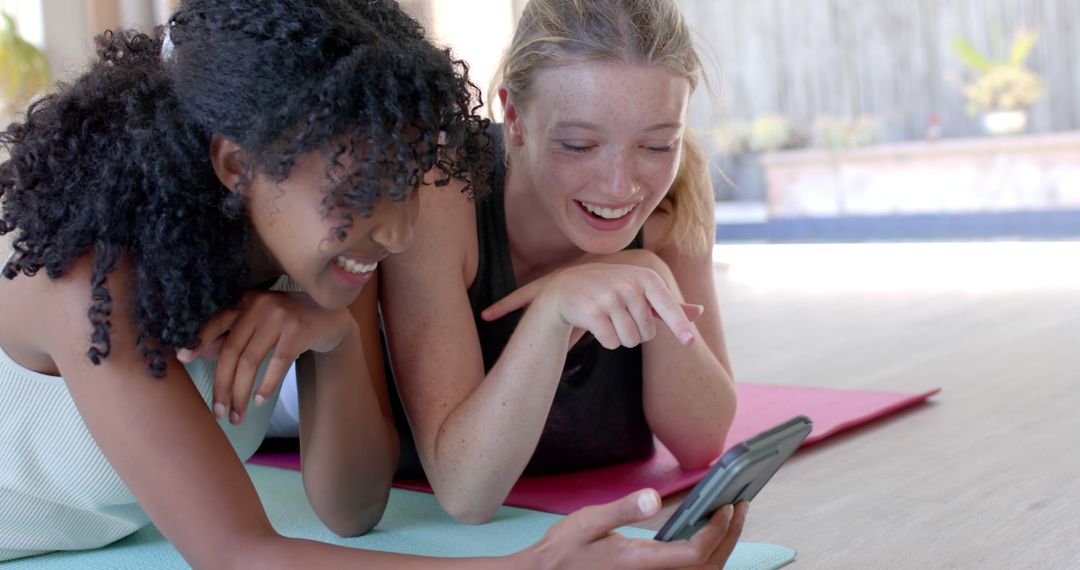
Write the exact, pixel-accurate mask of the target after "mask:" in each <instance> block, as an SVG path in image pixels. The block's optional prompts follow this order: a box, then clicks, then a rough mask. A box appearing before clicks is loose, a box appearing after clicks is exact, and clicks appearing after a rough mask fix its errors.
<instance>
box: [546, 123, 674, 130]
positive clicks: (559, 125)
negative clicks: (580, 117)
mask: <svg viewBox="0 0 1080 570" xmlns="http://www.w3.org/2000/svg"><path fill="white" fill-rule="evenodd" d="M682 126H683V125H682V123H680V122H678V121H674V122H670V123H659V124H656V125H652V126H650V127H646V128H644V129H642V130H641V132H652V131H662V130H664V129H679V128H682ZM555 128H556V129H569V128H578V129H586V130H590V131H602V130H603V129H601V128H600V127H599V126H598V125H595V124H593V123H590V122H588V121H560V122H558V123H555Z"/></svg>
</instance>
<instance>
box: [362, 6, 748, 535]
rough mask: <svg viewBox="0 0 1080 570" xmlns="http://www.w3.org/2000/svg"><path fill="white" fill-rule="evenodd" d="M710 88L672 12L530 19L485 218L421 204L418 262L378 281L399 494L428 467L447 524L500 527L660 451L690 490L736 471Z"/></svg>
mask: <svg viewBox="0 0 1080 570" xmlns="http://www.w3.org/2000/svg"><path fill="white" fill-rule="evenodd" d="M700 76H701V62H700V60H699V58H698V56H697V54H696V52H695V50H694V46H693V43H692V41H691V35H690V31H689V29H688V28H687V25H686V22H685V20H684V19H683V16H682V14H681V13H680V12H679V10H678V8H677V7H676V5H675V2H674V1H672V0H532V1H531V2H530V3H529V4H528V5H527V6H526V7H525V10H524V14H523V15H522V18H521V21H520V24H519V27H518V29H517V32H516V35H515V36H514V39H513V42H512V44H511V45H510V47H509V49H508V51H507V53H506V55H505V57H504V60H503V63H502V66H501V81H500V82H499V87H498V97H499V98H500V100H501V102H502V104H503V109H504V117H503V118H504V122H503V126H502V130H501V133H499V132H496V134H497V135H498V134H501V137H500V138H501V139H502V140H501V143H500V146H501V147H502V149H503V150H504V154H505V156H503V157H500V158H499V160H498V164H497V165H496V168H495V170H494V172H493V173H492V175H491V176H490V177H489V179H488V184H489V185H490V187H491V194H490V197H488V198H487V199H485V200H481V201H478V202H476V203H475V204H474V203H473V202H470V201H469V200H466V199H465V198H464V197H462V196H459V195H457V194H456V193H452V192H426V191H422V199H421V204H422V205H421V213H420V219H422V220H423V222H422V223H421V224H420V227H419V228H418V229H417V232H416V236H415V237H416V241H415V244H414V247H413V248H412V249H411V250H410V251H409V252H408V253H406V254H404V255H402V256H398V257H396V258H395V259H393V260H390V261H389V262H388V263H387V264H386V266H385V268H384V273H383V275H382V278H381V282H382V284H383V286H384V287H385V289H386V290H388V291H393V292H394V293H393V294H392V295H386V296H384V297H382V299H381V302H382V306H383V317H384V321H385V322H384V324H385V327H386V331H387V335H388V345H389V348H390V353H391V361H392V364H393V372H394V374H395V378H396V386H397V391H398V392H399V393H400V398H401V402H402V403H403V409H404V414H405V415H406V416H407V418H408V424H407V425H406V424H403V423H399V428H402V427H404V428H405V429H408V427H409V426H411V430H412V434H413V436H414V439H415V450H416V451H415V452H411V446H412V443H413V442H412V440H410V439H409V438H405V441H404V443H405V448H404V455H403V465H402V472H404V473H409V474H419V473H420V468H421V465H422V468H423V472H424V473H425V474H426V476H427V477H428V480H429V481H430V483H431V485H432V487H433V488H434V491H435V493H436V495H437V496H438V498H439V500H440V502H441V504H442V505H443V506H444V507H445V508H446V510H447V511H448V512H449V513H450V514H452V515H453V516H455V517H457V518H459V519H461V520H463V521H468V522H474V523H477V522H483V521H485V520H488V519H489V518H490V517H491V516H492V513H493V512H494V511H495V509H496V508H497V507H498V506H499V505H500V504H501V503H502V502H503V500H504V499H505V497H506V496H507V493H508V492H509V491H510V488H511V487H512V486H513V484H514V482H515V481H516V480H517V479H518V477H520V476H521V475H522V474H523V473H529V474H540V473H551V472H557V471H572V470H579V469H586V468H594V467H600V466H603V465H610V464H614V463H620V462H627V461H631V460H635V459H640V458H643V457H646V456H648V455H649V454H650V453H652V451H653V436H654V435H655V436H656V437H658V438H659V439H660V441H662V442H663V443H664V445H666V446H667V447H668V448H669V449H670V450H671V451H672V452H673V453H674V455H675V457H676V458H677V459H678V460H679V462H680V464H681V465H682V466H684V467H686V468H695V467H702V466H705V465H707V464H708V463H709V462H710V461H711V460H713V459H714V458H715V457H716V456H717V455H718V454H719V453H720V452H721V451H722V448H723V445H724V439H725V436H726V434H727V430H728V427H729V426H730V424H731V420H732V417H733V416H734V413H735V391H734V385H733V381H732V376H731V367H730V364H729V362H728V356H727V351H726V348H725V346H724V334H723V330H722V327H721V321H720V310H719V307H718V302H717V299H716V294H715V290H714V285H713V273H712V263H711V256H710V253H711V244H712V236H713V234H714V224H713V221H712V210H713V207H712V206H713V196H712V187H711V184H710V181H709V176H708V173H707V170H706V164H705V160H704V158H703V156H702V153H701V151H700V150H699V148H698V146H697V145H696V144H695V143H694V142H693V140H692V139H691V138H690V136H689V134H688V132H687V125H686V123H687V107H688V105H689V101H690V96H691V94H692V93H693V91H694V89H695V87H697V84H698V82H699V79H700ZM658 320H659V322H657V321H658ZM399 416H400V414H399Z"/></svg>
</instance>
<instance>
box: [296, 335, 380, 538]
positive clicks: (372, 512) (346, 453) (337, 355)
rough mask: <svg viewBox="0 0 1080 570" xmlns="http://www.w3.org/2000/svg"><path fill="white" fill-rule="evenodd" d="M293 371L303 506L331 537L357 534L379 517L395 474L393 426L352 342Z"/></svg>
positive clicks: (309, 357) (307, 357)
mask: <svg viewBox="0 0 1080 570" xmlns="http://www.w3.org/2000/svg"><path fill="white" fill-rule="evenodd" d="M354 344H355V346H353V345H354ZM297 366H298V370H297V372H298V380H299V381H300V383H301V386H300V390H301V398H302V409H301V413H302V415H303V416H306V417H304V418H302V419H303V420H305V421H302V426H301V446H302V447H301V450H302V457H303V475H304V488H305V491H306V492H307V495H308V499H309V500H310V501H311V504H312V506H313V508H314V509H315V512H316V513H318V514H319V518H320V519H322V520H323V522H324V523H326V525H327V526H328V527H329V528H330V529H331V530H333V531H334V532H336V533H337V534H339V535H342V536H355V535H359V534H363V533H364V532H367V531H368V530H370V529H371V527H373V526H374V525H375V523H377V522H378V520H379V519H380V518H381V516H382V512H383V509H384V508H385V506H386V501H387V499H388V497H389V490H390V483H391V480H392V478H393V475H394V471H395V469H396V468H397V460H398V442H397V435H396V433H395V431H394V427H393V424H392V422H391V420H390V418H388V417H386V415H385V414H384V413H383V410H382V409H381V406H380V405H379V400H378V397H377V396H376V394H375V391H374V389H373V387H372V384H371V379H370V377H369V375H368V373H367V367H366V365H365V361H364V355H363V350H362V349H361V347H360V346H359V344H358V343H349V344H347V345H344V346H342V347H341V350H335V351H334V352H331V353H325V354H313V353H308V354H305V355H304V356H303V357H302V358H301V360H300V361H298V363H297Z"/></svg>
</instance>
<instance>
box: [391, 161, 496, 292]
mask: <svg viewBox="0 0 1080 570" xmlns="http://www.w3.org/2000/svg"><path fill="white" fill-rule="evenodd" d="M419 193H420V194H419V197H420V213H419V216H418V217H417V219H416V220H415V221H414V226H413V243H412V245H411V246H410V247H409V249H408V250H407V251H405V252H403V253H400V254H396V255H392V256H390V257H389V258H388V259H387V260H386V261H385V262H383V264H382V266H383V267H385V272H384V273H385V274H386V275H385V278H386V279H388V280H389V282H390V283H394V282H397V281H398V279H397V277H398V276H407V277H406V278H407V279H409V280H410V281H416V280H417V279H419V280H422V281H423V280H426V279H427V278H428V277H430V278H437V279H440V280H442V279H445V278H446V277H448V276H451V275H455V274H457V275H461V276H462V278H463V279H466V280H468V281H471V279H472V274H474V273H475V271H476V269H475V268H476V255H477V253H476V252H477V241H476V210H475V205H474V202H473V201H472V200H471V199H470V198H469V197H468V195H466V194H464V193H463V192H462V184H461V183H459V182H453V183H451V184H448V185H446V186H442V187H438V186H433V185H429V186H423V187H421V188H420V190H419ZM466 276H467V277H466ZM395 288H396V287H395Z"/></svg>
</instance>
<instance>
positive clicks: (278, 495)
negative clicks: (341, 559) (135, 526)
mask: <svg viewBox="0 0 1080 570" xmlns="http://www.w3.org/2000/svg"><path fill="white" fill-rule="evenodd" d="M247 469H248V472H249V473H250V474H251V478H252V480H253V481H254V482H255V488H256V489H258V491H259V496H260V497H261V498H262V501H263V504H264V505H266V510H267V513H268V514H269V515H270V520H271V521H272V522H273V524H274V528H276V529H277V530H278V532H280V533H282V534H284V535H287V536H295V537H301V538H309V539H313V540H321V541H324V542H332V543H335V544H341V545H345V546H352V547H356V548H367V549H372V550H385V551H392V552H406V553H410V554H423V555H429V556H497V555H500V554H509V553H511V552H514V551H517V550H521V549H523V548H525V547H527V546H529V545H530V544H532V543H534V542H536V541H537V540H539V539H540V537H542V536H543V535H544V533H545V532H547V529H548V527H550V526H551V525H553V524H555V523H556V522H558V521H559V520H560V519H561V518H562V517H561V516H558V515H552V514H548V513H541V512H538V511H530V510H526V509H518V508H514V507H502V508H501V509H499V511H498V513H497V514H496V516H495V520H494V521H493V522H491V523H489V524H486V525H482V526H470V525H463V524H458V523H455V522H454V521H453V520H452V519H451V518H450V517H449V516H448V515H447V514H446V513H444V512H443V510H442V509H441V508H440V507H439V504H438V503H437V502H436V501H435V498H434V497H433V496H432V495H429V494H427V493H419V492H415V491H404V490H401V489H394V490H393V491H391V495H390V504H389V506H388V507H387V509H386V514H385V515H384V516H383V519H382V521H381V522H380V523H379V525H378V527H376V529H375V530H373V531H372V532H370V533H368V534H367V535H366V536H362V537H359V538H341V537H338V536H337V535H335V534H333V533H332V532H330V531H329V530H327V529H326V527H324V526H323V525H322V523H321V522H319V520H318V519H317V518H316V517H315V513H314V512H312V510H311V506H310V505H309V504H308V502H307V497H305V496H304V490H303V487H302V484H301V481H300V474H299V473H297V472H295V471H286V470H282V469H275V468H272V467H260V466H257V465H249V466H248V467H247ZM620 532H622V533H623V534H625V535H627V536H632V537H641V538H650V537H652V535H653V534H654V533H653V532H652V531H648V530H643V529H637V528H628V527H627V528H622V529H620ZM794 559H795V551H794V550H791V549H790V548H785V547H782V546H776V545H772V544H750V543H740V544H739V545H738V547H737V548H736V549H735V553H734V554H733V556H732V558H731V559H730V560H729V561H728V565H727V568H728V569H738V570H772V569H774V568H780V567H781V566H784V565H786V564H788V563H789V562H791V561H792V560H794ZM0 568H2V569H3V570H17V569H22V568H32V569H33V570H51V569H71V568H79V569H80V570H82V569H85V570H93V569H102V570H105V569H108V570H127V569H132V570H135V569H139V570H142V569H145V568H154V569H156V570H169V569H173V568H188V565H187V564H185V563H184V559H183V558H181V557H180V554H179V553H178V552H177V551H176V549H174V548H173V547H172V545H170V544H169V542H168V541H166V540H165V538H164V537H163V536H162V535H161V533H160V532H158V530H157V529H156V528H154V527H152V526H150V527H147V528H144V529H143V530H141V531H139V532H137V533H135V534H133V535H131V536H129V537H127V538H125V539H123V540H120V541H117V542H114V543H113V544H111V545H109V546H106V547H105V548H100V549H97V550H88V551H81V552H54V553H52V554H45V555H41V556H34V557H31V558H23V559H19V560H12V561H10V562H7V563H0Z"/></svg>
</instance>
